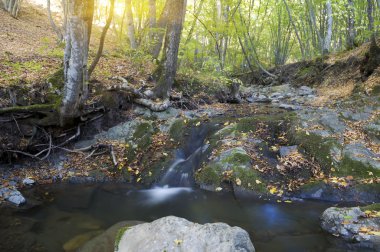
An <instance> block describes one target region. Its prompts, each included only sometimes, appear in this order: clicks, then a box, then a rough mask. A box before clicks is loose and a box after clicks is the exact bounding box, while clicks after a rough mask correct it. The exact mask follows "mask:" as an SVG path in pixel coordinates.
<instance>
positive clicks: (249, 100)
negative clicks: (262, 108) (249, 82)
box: [247, 95, 272, 103]
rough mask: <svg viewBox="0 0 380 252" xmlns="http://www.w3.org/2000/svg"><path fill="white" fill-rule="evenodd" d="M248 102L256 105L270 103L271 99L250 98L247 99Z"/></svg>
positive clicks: (259, 96) (262, 96)
mask: <svg viewBox="0 0 380 252" xmlns="http://www.w3.org/2000/svg"><path fill="white" fill-rule="evenodd" d="M247 101H248V102H257V103H271V102H272V99H270V98H268V97H267V96H265V95H258V96H252V97H251V98H248V99H247Z"/></svg>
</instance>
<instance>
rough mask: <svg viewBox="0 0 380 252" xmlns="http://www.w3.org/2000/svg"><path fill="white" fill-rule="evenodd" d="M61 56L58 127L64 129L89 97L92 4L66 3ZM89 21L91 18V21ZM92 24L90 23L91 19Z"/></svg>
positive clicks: (80, 0)
mask: <svg viewBox="0 0 380 252" xmlns="http://www.w3.org/2000/svg"><path fill="white" fill-rule="evenodd" d="M67 7H68V19H67V30H66V48H65V55H64V80H65V85H64V89H63V98H62V104H61V108H60V124H61V126H64V125H67V124H69V123H71V122H72V120H73V119H74V118H75V117H77V116H78V115H79V114H80V109H81V106H82V105H83V103H84V101H85V99H86V97H87V93H88V72H87V60H88V47H89V37H88V36H89V30H90V27H89V14H90V13H91V12H92V13H93V10H94V2H93V1H91V0H69V1H68V6H67ZM90 19H91V18H90ZM91 20H92V19H91Z"/></svg>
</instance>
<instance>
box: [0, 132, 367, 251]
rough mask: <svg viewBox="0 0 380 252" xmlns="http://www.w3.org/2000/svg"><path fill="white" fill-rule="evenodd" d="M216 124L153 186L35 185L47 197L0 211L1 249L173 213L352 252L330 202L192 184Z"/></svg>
mask: <svg viewBox="0 0 380 252" xmlns="http://www.w3.org/2000/svg"><path fill="white" fill-rule="evenodd" d="M214 129H215V128H214V127H210V125H205V126H201V127H198V128H197V129H196V130H191V132H190V134H189V139H188V141H186V143H187V144H185V146H184V147H183V148H181V149H179V150H177V151H176V154H175V159H174V160H173V161H172V163H171V166H170V167H168V169H167V171H166V172H165V173H164V174H163V175H162V177H161V179H160V180H159V181H157V182H156V183H155V184H154V185H153V186H152V187H151V188H136V187H134V186H132V185H127V184H111V183H110V184H92V185H84V184H82V185H80V184H79V185H74V184H55V185H49V186H36V187H34V188H32V189H30V190H29V192H30V193H31V194H33V193H34V194H38V195H42V196H40V198H41V200H40V201H41V202H44V203H43V204H41V205H37V206H36V207H34V208H31V209H27V210H24V209H17V210H15V211H9V209H8V210H6V209H0V251H18V252H21V251H65V250H64V248H67V243H68V241H70V240H72V239H73V238H74V237H78V235H81V236H79V237H82V238H83V237H84V238H83V239H82V238H80V239H77V240H78V242H80V240H81V239H82V241H81V242H82V243H83V240H89V239H90V238H91V237H93V236H94V235H97V234H99V233H100V232H102V231H104V230H106V229H107V228H108V227H110V226H112V225H113V224H115V223H117V222H120V221H124V220H138V221H147V222H150V221H153V220H156V219H158V218H161V217H164V216H168V215H175V216H178V217H183V218H186V219H188V220H190V221H193V222H198V223H209V222H224V223H227V224H229V225H231V226H239V227H241V228H243V229H245V230H246V231H247V232H248V233H249V235H250V237H251V240H252V241H253V243H254V246H255V248H256V251H259V252H261V251H263V252H276V251H289V252H290V251H291V252H297V251H321V252H322V251H331V252H333V251H334V252H336V251H348V250H347V245H346V244H345V243H344V242H342V241H341V240H340V239H339V238H335V237H332V236H331V235H329V234H326V233H324V232H323V231H322V230H321V228H320V223H319V222H320V221H319V217H320V216H321V214H322V212H323V211H324V210H325V209H327V208H328V207H330V206H332V204H331V203H326V202H317V201H303V202H291V203H284V202H281V203H279V202H276V201H275V200H272V201H271V200H264V199H248V198H247V199H236V197H235V196H234V195H233V193H231V192H218V193H215V192H208V191H203V190H200V189H198V188H197V187H196V186H194V179H193V171H194V170H195V169H197V168H198V167H199V166H200V163H201V161H202V158H204V157H206V156H207V153H206V152H207V151H208V147H209V146H208V145H207V144H205V143H204V142H205V139H206V137H207V135H209V133H210V132H212V131H213V130H214ZM26 193H27V192H26ZM86 235H88V238H85V237H86ZM66 251H71V250H67V249H66ZM356 251H357V250H356ZM360 251H367V250H365V249H363V250H360Z"/></svg>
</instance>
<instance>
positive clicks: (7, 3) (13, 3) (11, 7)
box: [0, 0, 22, 18]
mask: <svg viewBox="0 0 380 252" xmlns="http://www.w3.org/2000/svg"><path fill="white" fill-rule="evenodd" d="M21 2H22V0H2V5H0V7H1V8H3V9H4V10H6V11H7V12H9V14H11V16H12V17H14V18H17V16H18V12H19V11H20V6H21ZM0 4H1V3H0Z"/></svg>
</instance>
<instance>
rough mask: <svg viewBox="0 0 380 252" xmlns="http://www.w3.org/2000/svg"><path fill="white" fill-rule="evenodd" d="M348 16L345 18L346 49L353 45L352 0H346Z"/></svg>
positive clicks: (353, 21) (353, 11)
mask: <svg viewBox="0 0 380 252" xmlns="http://www.w3.org/2000/svg"><path fill="white" fill-rule="evenodd" d="M347 12H348V18H347V27H348V29H347V39H346V40H347V41H346V47H347V49H348V50H350V49H353V48H354V45H355V36H356V34H355V9H354V2H353V0H348V6H347Z"/></svg>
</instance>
